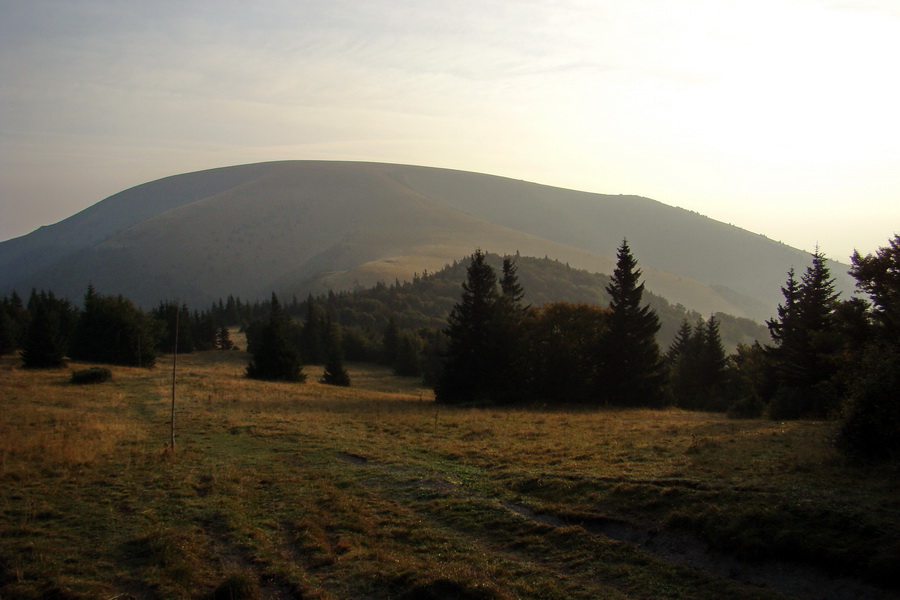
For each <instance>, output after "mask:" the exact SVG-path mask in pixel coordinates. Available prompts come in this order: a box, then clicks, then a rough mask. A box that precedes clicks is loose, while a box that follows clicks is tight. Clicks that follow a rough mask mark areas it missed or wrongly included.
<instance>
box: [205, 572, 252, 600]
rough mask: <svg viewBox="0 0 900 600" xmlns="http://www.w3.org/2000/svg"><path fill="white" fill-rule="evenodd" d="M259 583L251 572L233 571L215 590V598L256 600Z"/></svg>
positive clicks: (217, 599)
mask: <svg viewBox="0 0 900 600" xmlns="http://www.w3.org/2000/svg"><path fill="white" fill-rule="evenodd" d="M257 598H259V584H258V583H257V581H256V578H255V577H253V576H252V575H250V574H249V573H244V572H243V571H237V572H234V573H231V574H230V575H229V576H228V577H226V578H225V580H224V581H223V582H222V583H220V584H219V586H218V587H217V588H216V589H215V591H214V592H213V600H256V599H257Z"/></svg>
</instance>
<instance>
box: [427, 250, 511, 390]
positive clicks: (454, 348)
mask: <svg viewBox="0 0 900 600" xmlns="http://www.w3.org/2000/svg"><path fill="white" fill-rule="evenodd" d="M462 288H463V293H462V297H461V298H460V301H459V302H457V303H456V304H455V305H454V307H453V310H452V311H451V312H450V316H449V318H448V320H447V323H448V325H447V328H446V329H445V330H444V332H445V334H446V335H447V340H448V344H447V345H448V349H447V356H446V359H445V362H444V370H443V374H442V376H441V380H440V381H439V382H438V385H437V386H436V388H435V399H436V400H437V402H440V403H443V404H460V403H470V402H483V401H493V400H494V398H493V392H494V391H495V390H494V385H493V382H494V378H495V377H496V375H497V368H496V359H495V355H494V352H493V351H494V340H493V339H492V336H493V334H494V331H493V323H494V318H495V316H496V312H497V299H498V291H497V275H496V273H495V272H494V269H493V268H492V267H491V266H490V265H489V264H487V261H486V259H485V255H484V253H483V252H482V251H481V250H480V249H478V250H476V251H475V253H474V254H473V255H472V259H471V261H470V263H469V266H468V268H467V270H466V281H465V282H464V283H463V284H462Z"/></svg>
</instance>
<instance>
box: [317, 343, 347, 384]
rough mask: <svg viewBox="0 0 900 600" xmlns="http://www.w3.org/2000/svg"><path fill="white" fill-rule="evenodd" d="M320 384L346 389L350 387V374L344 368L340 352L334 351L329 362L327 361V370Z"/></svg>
mask: <svg viewBox="0 0 900 600" xmlns="http://www.w3.org/2000/svg"><path fill="white" fill-rule="evenodd" d="M319 383H325V384H328V385H339V386H344V387H347V386H349V385H350V374H349V373H348V372H347V369H346V368H345V367H344V359H343V357H342V356H341V353H340V352H339V351H336V350H335V351H332V352H331V354H330V356H329V357H328V360H326V361H325V370H324V372H323V373H322V379H320V380H319Z"/></svg>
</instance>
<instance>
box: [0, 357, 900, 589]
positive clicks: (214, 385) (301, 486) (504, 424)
mask: <svg viewBox="0 0 900 600" xmlns="http://www.w3.org/2000/svg"><path fill="white" fill-rule="evenodd" d="M246 360H247V357H246V355H245V354H243V353H240V352H229V353H200V354H196V355H189V356H183V357H180V359H179V372H178V386H177V413H176V421H175V422H176V447H175V452H174V454H173V453H170V452H167V451H166V448H165V444H166V442H167V441H168V439H169V402H170V398H171V396H170V394H171V388H170V382H171V380H170V376H171V373H170V372H169V370H168V369H167V368H166V367H165V365H164V363H160V366H158V367H157V368H156V369H153V370H143V369H128V368H114V369H113V379H112V381H110V382H106V383H102V384H97V385H87V386H75V385H72V384H70V383H69V378H70V377H71V371H72V370H77V369H82V368H87V367H89V366H90V365H72V367H71V369H69V370H61V371H24V370H21V369H19V368H16V367H15V361H13V360H12V359H10V358H4V359H3V360H2V361H0V403H2V417H0V598H3V599H4V600H6V599H8V598H47V599H49V598H122V599H124V598H140V599H144V598H147V599H152V598H304V599H310V598H320V599H331V598H358V599H382V598H384V599H388V598H404V599H439V598H473V599H506V598H510V599H511V598H546V599H551V598H553V599H557V598H576V599H577V598H584V599H588V598H592V599H593V598H722V597H729V598H734V599H740V598H769V597H771V598H779V597H804V596H805V597H810V598H814V597H815V598H819V597H822V598H825V597H834V598H838V597H842V596H844V597H849V595H852V596H856V597H859V596H860V595H868V596H869V597H885V598H888V597H892V594H891V590H894V591H896V590H897V589H898V581H897V575H896V574H895V572H896V571H897V566H898V564H900V545H898V541H897V540H898V539H900V493H898V492H900V485H898V483H897V469H896V467H895V466H885V467H879V468H859V467H852V466H849V465H846V464H845V463H844V462H843V461H842V460H841V458H840V457H839V455H837V454H836V453H835V452H834V451H833V450H831V449H830V446H829V444H828V437H829V435H830V434H831V431H830V426H829V424H827V423H810V422H796V423H777V422H768V421H748V422H744V421H729V420H727V419H725V418H723V417H720V416H718V415H709V414H702V413H688V412H683V411H562V410H537V409H534V410H523V409H515V410H488V409H457V408H447V407H438V406H435V405H434V403H433V402H432V396H431V392H430V391H429V390H426V389H422V388H420V387H418V385H417V382H415V381H414V380H410V379H403V378H398V377H394V376H392V375H390V374H389V373H388V372H386V371H385V370H382V369H379V368H375V367H371V366H366V365H350V367H349V370H350V373H351V376H352V377H353V387H351V388H334V387H329V386H324V385H320V384H318V383H313V380H315V379H317V378H318V375H319V369H318V368H317V367H306V370H307V372H308V374H309V376H310V382H309V383H306V384H301V385H297V384H274V383H264V382H258V381H251V380H247V379H245V378H243V376H242V373H243V368H244V366H245V365H246ZM748 565H749V567H748ZM745 567H746V568H745ZM818 570H825V571H827V573H828V574H829V576H831V577H836V576H839V578H837V579H828V577H826V576H822V575H821V573H820V572H819V571H818ZM823 577H824V579H823ZM827 584H830V585H827Z"/></svg>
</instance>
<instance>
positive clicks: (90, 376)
mask: <svg viewBox="0 0 900 600" xmlns="http://www.w3.org/2000/svg"><path fill="white" fill-rule="evenodd" d="M110 379H112V371H110V370H109V369H107V368H106V367H91V368H90V369H84V370H82V371H75V372H74V373H72V383H77V384H84V383H103V382H104V381H109V380H110Z"/></svg>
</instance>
